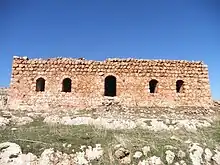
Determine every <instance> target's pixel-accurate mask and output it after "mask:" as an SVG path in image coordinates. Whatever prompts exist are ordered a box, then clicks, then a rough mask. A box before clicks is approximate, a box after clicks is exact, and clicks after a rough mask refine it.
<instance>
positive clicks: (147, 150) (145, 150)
mask: <svg viewBox="0 0 220 165" xmlns="http://www.w3.org/2000/svg"><path fill="white" fill-rule="evenodd" d="M142 151H143V153H144V156H147V153H148V152H150V146H144V147H143V148H142Z"/></svg>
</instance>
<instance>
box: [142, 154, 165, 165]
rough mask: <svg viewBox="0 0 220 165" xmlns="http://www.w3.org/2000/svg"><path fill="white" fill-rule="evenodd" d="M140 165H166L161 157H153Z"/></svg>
mask: <svg viewBox="0 0 220 165" xmlns="http://www.w3.org/2000/svg"><path fill="white" fill-rule="evenodd" d="M138 165H164V163H163V162H162V161H161V159H160V158H159V157H156V156H152V157H150V158H148V159H146V160H142V161H140V162H139V163H138Z"/></svg>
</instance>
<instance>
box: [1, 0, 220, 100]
mask: <svg viewBox="0 0 220 165" xmlns="http://www.w3.org/2000/svg"><path fill="white" fill-rule="evenodd" d="M13 55H21V56H28V57H29V58H41V57H42V58H48V57H57V56H63V57H84V58H86V59H94V60H103V59H106V58H109V57H120V58H127V57H134V58H147V59H184V60H202V61H204V62H205V63H206V64H208V65H209V75H210V81H211V88H212V95H213V98H215V99H220V65H219V63H220V1H219V0H151V1H150V0H0V86H8V85H9V82H10V72H11V62H12V56H13Z"/></svg>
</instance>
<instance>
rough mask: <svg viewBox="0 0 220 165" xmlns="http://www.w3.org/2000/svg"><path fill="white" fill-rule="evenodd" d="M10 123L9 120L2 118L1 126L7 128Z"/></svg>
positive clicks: (0, 118)
mask: <svg viewBox="0 0 220 165" xmlns="http://www.w3.org/2000/svg"><path fill="white" fill-rule="evenodd" d="M9 122H10V120H9V119H7V118H4V117H1V116H0V126H6V125H8V124H9Z"/></svg>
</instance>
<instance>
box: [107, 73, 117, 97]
mask: <svg viewBox="0 0 220 165" xmlns="http://www.w3.org/2000/svg"><path fill="white" fill-rule="evenodd" d="M105 96H112V97H113V96H116V78H115V77H114V76H107V77H106V78H105Z"/></svg>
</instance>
